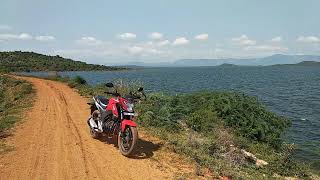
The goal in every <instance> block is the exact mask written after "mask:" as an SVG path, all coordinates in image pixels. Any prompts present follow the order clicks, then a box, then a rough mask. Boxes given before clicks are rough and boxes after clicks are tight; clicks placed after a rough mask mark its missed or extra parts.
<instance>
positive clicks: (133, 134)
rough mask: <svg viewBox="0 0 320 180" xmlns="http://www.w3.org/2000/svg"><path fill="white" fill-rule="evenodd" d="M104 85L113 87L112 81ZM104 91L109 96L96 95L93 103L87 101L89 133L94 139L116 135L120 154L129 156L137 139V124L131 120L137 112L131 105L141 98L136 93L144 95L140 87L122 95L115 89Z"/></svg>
mask: <svg viewBox="0 0 320 180" xmlns="http://www.w3.org/2000/svg"><path fill="white" fill-rule="evenodd" d="M106 86H107V87H108V88H114V85H113V84H112V83H107V84H106ZM105 93H106V94H110V95H111V98H110V99H107V98H105V97H104V96H100V95H98V96H95V97H93V98H92V99H93V103H88V104H89V105H90V106H91V107H90V109H91V116H90V117H89V119H88V125H89V129H90V134H91V136H92V137H93V138H96V139H97V138H99V137H100V136H102V135H107V136H109V137H114V136H117V138H118V146H119V150H120V152H121V154H123V155H124V156H130V154H131V153H132V151H133V149H134V147H135V145H136V143H137V140H138V131H137V124H136V123H135V122H134V121H133V120H134V117H136V116H137V114H136V113H135V112H134V109H133V107H134V103H135V102H138V101H140V100H141V96H138V95H136V94H137V93H140V94H142V95H143V96H144V97H145V98H146V95H145V93H144V90H143V88H142V87H140V88H139V89H138V90H137V92H136V93H133V92H132V91H130V93H129V95H125V96H124V97H122V96H121V94H119V93H118V92H117V91H115V92H105Z"/></svg>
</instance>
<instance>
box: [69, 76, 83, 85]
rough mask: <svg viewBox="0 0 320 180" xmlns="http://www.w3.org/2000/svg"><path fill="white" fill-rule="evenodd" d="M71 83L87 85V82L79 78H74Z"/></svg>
mask: <svg viewBox="0 0 320 180" xmlns="http://www.w3.org/2000/svg"><path fill="white" fill-rule="evenodd" d="M72 81H73V82H75V83H76V84H81V85H84V84H87V81H86V80H85V79H84V78H83V77H81V76H75V77H74V78H73V79H72Z"/></svg>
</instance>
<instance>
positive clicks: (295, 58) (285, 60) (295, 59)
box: [174, 54, 320, 66]
mask: <svg viewBox="0 0 320 180" xmlns="http://www.w3.org/2000/svg"><path fill="white" fill-rule="evenodd" d="M302 61H320V56H313V55H283V54H275V55H272V56H267V57H263V58H245V59H233V58H227V59H182V60H178V61H176V62H175V63H174V65H175V66H217V65H221V64H234V65H246V66H270V65H276V64H295V63H300V62H302Z"/></svg>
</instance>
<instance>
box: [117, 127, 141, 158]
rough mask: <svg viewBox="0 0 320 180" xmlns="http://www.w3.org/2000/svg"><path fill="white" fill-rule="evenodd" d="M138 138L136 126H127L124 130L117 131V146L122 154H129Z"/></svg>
mask: <svg viewBox="0 0 320 180" xmlns="http://www.w3.org/2000/svg"><path fill="white" fill-rule="evenodd" d="M137 140H138V130H137V128H136V127H131V126H127V127H126V128H125V130H124V132H121V131H120V132H119V135H118V146H119V150H120V152H121V154H122V155H124V156H130V155H131V154H132V152H133V150H134V147H135V145H136V143H137Z"/></svg>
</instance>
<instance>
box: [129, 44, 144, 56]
mask: <svg viewBox="0 0 320 180" xmlns="http://www.w3.org/2000/svg"><path fill="white" fill-rule="evenodd" d="M142 51H143V48H142V47H139V46H132V47H129V48H128V52H129V53H131V54H140V53H141V52H142Z"/></svg>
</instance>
